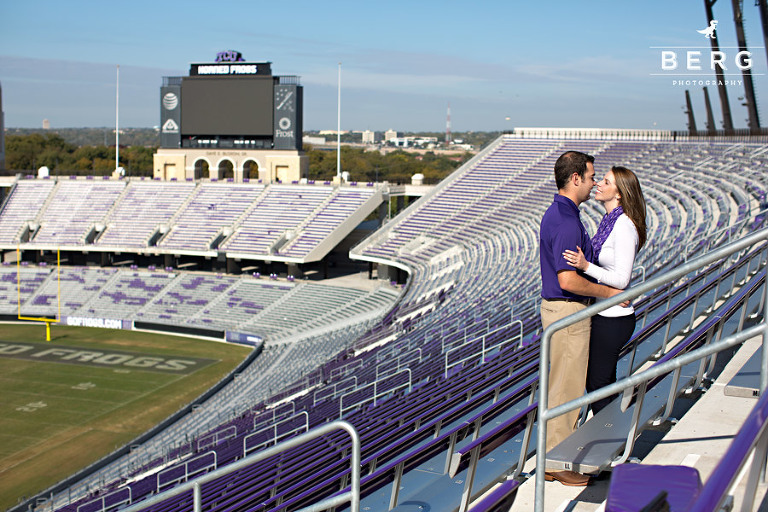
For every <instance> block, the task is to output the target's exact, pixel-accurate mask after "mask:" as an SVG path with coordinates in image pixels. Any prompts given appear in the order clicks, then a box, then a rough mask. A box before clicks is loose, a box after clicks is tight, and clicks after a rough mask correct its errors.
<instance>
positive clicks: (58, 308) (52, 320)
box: [16, 246, 61, 341]
mask: <svg viewBox="0 0 768 512" xmlns="http://www.w3.org/2000/svg"><path fill="white" fill-rule="evenodd" d="M56 301H57V305H56V318H45V317H30V316H22V315H21V248H20V247H19V246H16V305H17V315H16V316H17V318H18V319H19V320H26V321H28V322H43V323H45V341H51V324H55V323H58V322H59V321H61V250H59V249H56Z"/></svg>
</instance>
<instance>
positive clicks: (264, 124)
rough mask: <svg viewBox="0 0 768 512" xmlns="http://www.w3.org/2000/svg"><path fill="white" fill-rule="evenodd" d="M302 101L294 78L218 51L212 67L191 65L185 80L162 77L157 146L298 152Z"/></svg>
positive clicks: (232, 54) (237, 56)
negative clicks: (274, 73)
mask: <svg viewBox="0 0 768 512" xmlns="http://www.w3.org/2000/svg"><path fill="white" fill-rule="evenodd" d="M302 100H303V88H302V86H301V85H300V84H299V80H298V77H294V76H273V75H272V69H271V63H269V62H247V61H245V60H244V59H243V58H242V55H241V54H240V53H239V52H235V51H228V52H221V53H219V54H218V55H217V58H216V62H214V63H203V64H192V65H191V66H190V71H189V76H185V77H164V79H163V85H162V87H161V88H160V126H161V128H160V145H161V147H163V148H239V149H282V150H301V136H302V117H303V104H302Z"/></svg>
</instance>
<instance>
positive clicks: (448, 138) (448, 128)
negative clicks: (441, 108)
mask: <svg viewBox="0 0 768 512" xmlns="http://www.w3.org/2000/svg"><path fill="white" fill-rule="evenodd" d="M450 143H451V104H450V103H448V117H446V119H445V145H446V146H447V145H448V144H450Z"/></svg>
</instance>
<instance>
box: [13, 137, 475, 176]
mask: <svg viewBox="0 0 768 512" xmlns="http://www.w3.org/2000/svg"><path fill="white" fill-rule="evenodd" d="M5 146H6V152H5V153H6V154H5V157H6V162H5V164H6V165H5V167H6V171H5V173H6V174H15V173H25V174H35V173H36V172H37V169H39V168H40V167H43V166H45V167H47V168H48V169H49V172H50V174H51V175H52V176H56V175H62V176H64V175H96V176H99V175H108V174H110V173H112V171H114V170H115V167H116V166H115V146H113V145H112V146H109V145H106V144H95V145H76V144H74V143H72V142H69V141H67V140H65V138H64V137H63V136H62V135H60V134H59V133H55V132H48V133H39V132H35V133H28V134H7V136H6V140H5ZM304 149H305V153H306V154H307V156H308V157H309V179H312V180H330V179H332V178H333V177H334V176H336V172H337V158H336V150H335V149H333V150H327V149H315V148H312V147H311V146H305V148H304ZM156 151H157V146H145V145H130V146H126V147H123V146H122V145H121V147H120V154H119V156H120V166H121V167H123V168H124V169H125V171H126V175H128V176H152V168H153V162H152V155H153V154H154V153H155V152H156ZM471 157H472V154H471V153H463V154H442V153H435V152H425V153H410V152H405V151H402V150H396V151H391V152H387V153H384V154H383V153H380V152H379V151H366V150H365V149H363V148H356V147H349V146H342V147H341V165H342V171H346V172H349V174H350V179H351V180H353V181H361V182H363V181H389V182H391V183H407V182H410V180H411V177H412V176H413V175H414V174H417V173H420V174H423V175H424V180H425V183H437V182H439V181H440V180H441V179H443V178H445V177H446V176H447V175H448V174H450V173H451V172H453V171H454V170H455V169H456V168H457V167H459V166H460V165H461V164H462V163H464V162H466V161H467V160H468V159H469V158H471Z"/></svg>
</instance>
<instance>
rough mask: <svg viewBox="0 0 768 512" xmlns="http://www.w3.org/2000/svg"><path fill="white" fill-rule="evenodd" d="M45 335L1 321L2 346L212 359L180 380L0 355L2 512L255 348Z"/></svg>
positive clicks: (82, 331)
mask: <svg viewBox="0 0 768 512" xmlns="http://www.w3.org/2000/svg"><path fill="white" fill-rule="evenodd" d="M44 339H45V327H44V326H42V325H15V324H0V343H2V344H4V345H3V346H4V347H6V348H8V347H9V346H10V345H11V344H13V343H18V344H22V343H28V344H35V348H36V350H38V349H43V350H39V352H42V351H45V349H46V347H47V346H56V347H67V348H64V349H61V350H60V351H59V352H60V353H62V354H68V352H67V350H68V349H76V350H81V351H91V353H93V352H103V353H110V354H117V355H112V356H111V357H112V359H114V360H120V359H126V358H128V356H127V355H124V354H129V355H133V356H136V358H138V359H136V360H137V361H147V360H149V361H154V360H163V359H165V360H183V359H184V358H199V359H207V360H212V361H207V362H206V363H205V364H204V365H201V367H199V368H196V369H195V370H194V371H193V372H192V373H188V374H183V373H172V372H161V371H157V370H156V369H154V370H153V369H152V368H142V367H126V366H120V367H117V366H111V367H110V366H103V365H102V366H100V365H98V364H86V363H83V364H79V363H75V364H73V361H72V360H69V361H65V360H64V359H65V358H64V357H60V358H59V360H55V358H54V360H32V358H26V359H23V358H19V357H14V356H8V355H7V354H6V355H3V354H1V353H0V389H1V390H2V394H1V395H0V396H2V399H0V510H5V509H7V508H9V507H11V506H14V505H16V504H17V503H18V500H19V499H21V498H22V497H29V496H32V495H34V494H36V493H38V492H40V491H43V490H45V489H46V488H48V487H49V486H51V485H53V484H55V483H56V482H59V481H61V480H62V479H64V478H66V477H68V476H70V475H72V474H73V473H75V472H76V471H78V470H80V469H82V468H84V467H86V466H87V465H89V464H91V463H93V462H94V461H96V460H98V459H100V458H101V457H103V456H105V455H107V454H108V453H110V452H112V451H113V450H115V449H116V448H118V447H120V446H122V445H124V444H125V443H127V442H129V441H130V440H132V439H134V438H135V437H136V436H138V435H139V434H141V433H143V432H145V431H147V430H148V429H150V428H151V427H153V426H154V425H156V424H157V423H159V422H160V421H162V420H163V419H165V418H166V417H168V416H169V415H170V414H172V413H173V412H175V411H177V410H178V409H179V408H180V407H182V406H184V405H185V404H187V403H189V402H190V401H191V400H193V399H195V398H196V397H197V396H199V395H200V394H202V393H203V392H204V391H206V390H207V389H209V388H210V387H211V386H213V385H214V384H216V383H217V382H218V381H219V380H221V378H222V377H223V376H224V375H226V374H227V373H228V372H229V371H231V370H232V369H233V368H234V367H236V366H237V364H238V363H240V362H241V361H242V360H243V359H244V358H245V357H246V356H247V355H248V353H249V352H250V350H251V349H250V348H249V347H244V346H239V345H232V344H227V343H218V342H213V341H205V340H198V339H192V338H184V337H176V336H168V335H163V334H154V333H145V332H135V331H121V330H110V329H94V328H85V327H82V328H81V327H62V326H56V325H54V326H53V327H52V339H51V342H50V344H47V345H46V342H45V341H44ZM0 351H1V350H0ZM47 351H51V350H47ZM7 352H12V351H11V350H7ZM71 353H72V354H74V353H75V350H72V352H71ZM119 354H123V355H119ZM90 357H91V358H93V355H92V354H91V356H90ZM87 358H88V357H83V359H84V360H85V359H87ZM138 366H141V365H138Z"/></svg>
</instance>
